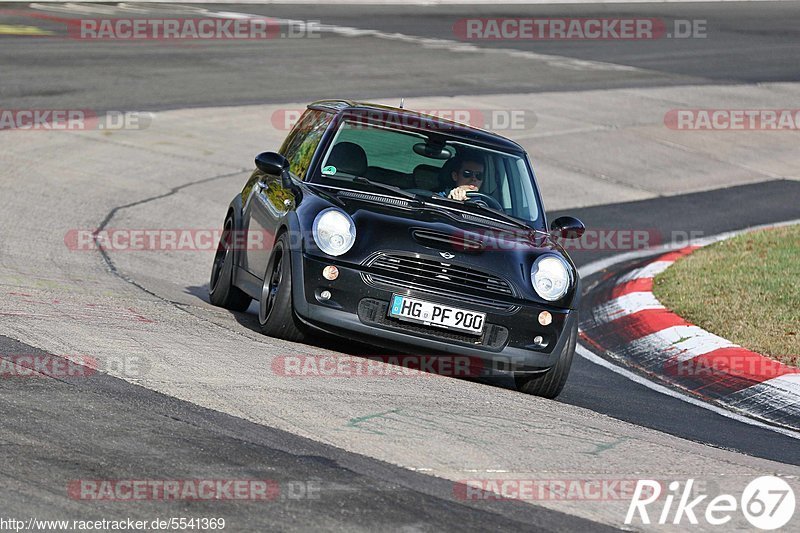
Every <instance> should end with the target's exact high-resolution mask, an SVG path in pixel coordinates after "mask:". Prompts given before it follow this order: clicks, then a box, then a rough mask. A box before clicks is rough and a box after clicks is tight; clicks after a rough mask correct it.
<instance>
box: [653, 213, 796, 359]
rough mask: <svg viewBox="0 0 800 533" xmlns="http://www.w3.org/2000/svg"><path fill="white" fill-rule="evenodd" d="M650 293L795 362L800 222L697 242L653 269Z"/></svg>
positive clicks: (725, 333) (742, 341)
mask: <svg viewBox="0 0 800 533" xmlns="http://www.w3.org/2000/svg"><path fill="white" fill-rule="evenodd" d="M653 292H654V293H655V295H656V297H657V298H658V299H659V300H660V301H661V303H663V304H664V305H665V306H666V307H667V308H669V309H672V310H673V311H675V312H676V313H678V314H679V315H681V316H682V317H683V318H685V319H686V320H688V321H689V322H692V323H693V324H696V325H698V326H700V327H702V328H703V329H705V330H707V331H710V332H712V333H715V334H716V335H719V336H720V337H723V338H725V339H728V340H729V341H731V342H735V343H736V344H739V345H741V346H744V347H745V348H748V349H750V350H752V351H754V352H758V353H760V354H763V355H768V356H771V357H773V358H775V359H778V360H780V361H782V362H783V363H786V364H788V365H793V366H800V225H796V226H787V227H783V228H775V229H769V230H763V231H757V232H753V233H747V234H744V235H739V236H737V237H734V238H732V239H728V240H725V241H721V242H718V243H716V244H712V245H710V246H706V247H705V248H701V249H699V250H697V251H696V252H694V253H693V254H691V255H689V256H687V257H684V258H682V259H680V260H679V261H677V262H676V263H675V264H674V265H672V266H671V267H670V268H668V269H667V270H666V271H665V272H663V273H662V274H660V275H658V276H657V277H656V279H655V283H654V291H653Z"/></svg>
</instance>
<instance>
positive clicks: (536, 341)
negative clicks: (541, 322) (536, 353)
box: [533, 335, 544, 346]
mask: <svg viewBox="0 0 800 533" xmlns="http://www.w3.org/2000/svg"><path fill="white" fill-rule="evenodd" d="M533 344H538V345H539V346H541V345H542V344H544V338H543V337H542V336H541V335H536V336H535V337H534V338H533Z"/></svg>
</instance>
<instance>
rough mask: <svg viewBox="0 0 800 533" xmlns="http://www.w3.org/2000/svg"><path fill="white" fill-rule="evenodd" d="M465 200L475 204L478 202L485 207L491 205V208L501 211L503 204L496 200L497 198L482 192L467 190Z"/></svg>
mask: <svg viewBox="0 0 800 533" xmlns="http://www.w3.org/2000/svg"><path fill="white" fill-rule="evenodd" d="M467 202H472V203H476V204H478V203H480V204H483V205H485V206H486V207H491V208H492V209H497V210H498V211H500V212H503V206H502V205H500V202H498V201H497V199H495V198H494V197H493V196H489V195H488V194H484V193H482V192H478V191H467Z"/></svg>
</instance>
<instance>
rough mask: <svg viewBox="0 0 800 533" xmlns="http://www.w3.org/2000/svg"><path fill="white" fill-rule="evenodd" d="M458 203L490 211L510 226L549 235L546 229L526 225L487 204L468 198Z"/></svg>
mask: <svg viewBox="0 0 800 533" xmlns="http://www.w3.org/2000/svg"><path fill="white" fill-rule="evenodd" d="M459 203H461V205H469V206H473V207H476V208H478V209H479V210H481V211H485V212H487V213H491V214H492V215H493V216H495V217H497V218H499V219H501V220H502V221H503V222H506V223H507V224H509V225H512V226H516V227H517V228H519V229H524V230H525V231H533V232H535V233H541V234H544V235H549V233H547V232H546V231H542V230H540V229H536V228H532V227H530V226H529V225H527V224H526V223H524V222H523V221H521V220H519V219H517V218H514V217H512V216H511V215H507V214H505V213H503V212H501V211H498V210H497V209H492V208H491V207H489V206H487V205H484V204H482V203H479V202H470V201H469V200H468V201H466V202H459Z"/></svg>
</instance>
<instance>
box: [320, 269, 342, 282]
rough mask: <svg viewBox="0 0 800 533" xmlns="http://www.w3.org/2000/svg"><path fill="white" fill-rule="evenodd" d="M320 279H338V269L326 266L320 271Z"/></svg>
mask: <svg viewBox="0 0 800 533" xmlns="http://www.w3.org/2000/svg"><path fill="white" fill-rule="evenodd" d="M322 277H323V278H325V279H327V280H330V281H333V280H335V279H336V278H338V277H339V269H338V268H336V267H335V266H333V265H328V266H326V267H325V268H323V269H322Z"/></svg>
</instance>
